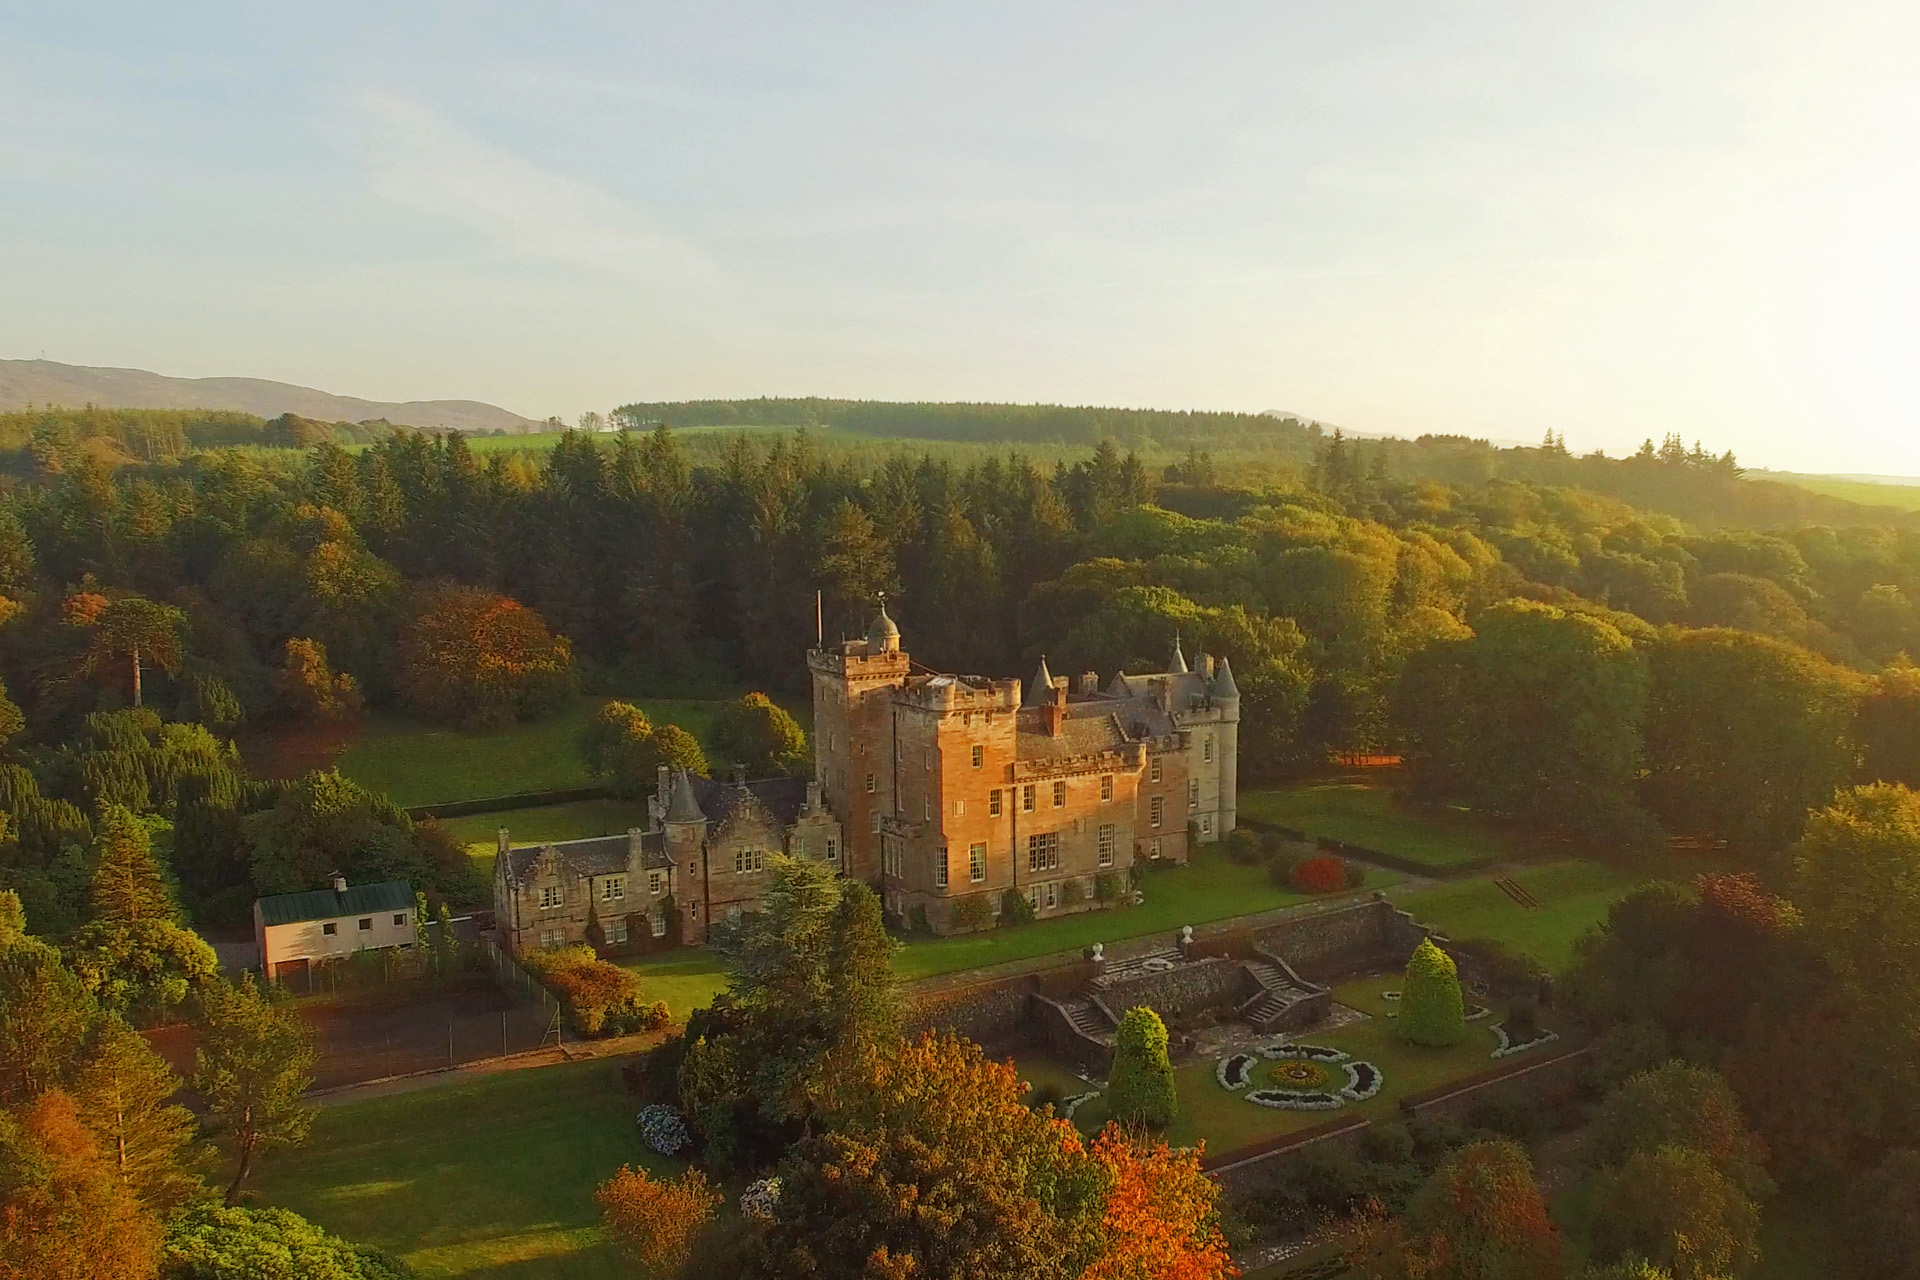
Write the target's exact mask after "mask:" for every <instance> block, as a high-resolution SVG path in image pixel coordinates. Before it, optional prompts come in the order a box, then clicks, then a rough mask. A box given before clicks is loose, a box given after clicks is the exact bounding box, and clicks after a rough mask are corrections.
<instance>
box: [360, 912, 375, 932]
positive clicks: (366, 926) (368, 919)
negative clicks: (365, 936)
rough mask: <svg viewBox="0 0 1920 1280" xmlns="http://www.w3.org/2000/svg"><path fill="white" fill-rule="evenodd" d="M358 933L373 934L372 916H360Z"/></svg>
mask: <svg viewBox="0 0 1920 1280" xmlns="http://www.w3.org/2000/svg"><path fill="white" fill-rule="evenodd" d="M360 932H362V933H371V932H373V917H372V916H361V917H360Z"/></svg>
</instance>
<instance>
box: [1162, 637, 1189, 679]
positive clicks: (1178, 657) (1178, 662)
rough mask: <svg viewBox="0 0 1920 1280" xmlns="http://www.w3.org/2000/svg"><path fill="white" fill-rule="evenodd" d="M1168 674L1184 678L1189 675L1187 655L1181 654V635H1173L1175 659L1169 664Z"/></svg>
mask: <svg viewBox="0 0 1920 1280" xmlns="http://www.w3.org/2000/svg"><path fill="white" fill-rule="evenodd" d="M1167 674H1168V675H1170V676H1183V675H1186V674H1187V655H1186V654H1184V653H1182V652H1180V633H1179V632H1177V631H1176V632H1174V633H1173V657H1172V658H1171V659H1170V660H1169V661H1168V662H1167Z"/></svg>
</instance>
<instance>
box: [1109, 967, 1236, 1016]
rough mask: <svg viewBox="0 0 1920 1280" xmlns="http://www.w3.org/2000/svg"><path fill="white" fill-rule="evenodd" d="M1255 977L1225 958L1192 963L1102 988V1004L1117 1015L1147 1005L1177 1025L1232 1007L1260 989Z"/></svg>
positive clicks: (1139, 975) (1138, 975)
mask: <svg viewBox="0 0 1920 1280" xmlns="http://www.w3.org/2000/svg"><path fill="white" fill-rule="evenodd" d="M1258 985H1259V984H1257V983H1256V982H1254V980H1253V976H1252V975H1251V974H1249V973H1248V972H1247V971H1246V970H1245V969H1243V968H1241V967H1240V965H1239V963H1238V962H1237V961H1234V960H1229V959H1226V958H1224V957H1209V958H1206V959H1203V960H1199V961H1193V962H1188V963H1185V964H1182V965H1179V966H1178V967H1176V968H1173V969H1169V970H1167V971H1166V972H1164V973H1142V974H1137V975H1135V976H1134V977H1131V978H1125V979H1122V980H1120V981H1117V982H1104V983H1101V984H1100V986H1099V994H1100V999H1101V1001H1102V1002H1103V1003H1104V1004H1105V1005H1106V1006H1107V1007H1108V1008H1109V1009H1112V1010H1113V1011H1114V1012H1115V1013H1120V1014H1124V1013H1125V1012H1126V1011H1127V1010H1128V1009H1137V1008H1139V1007H1140V1006H1142V1005H1144V1006H1146V1007H1147V1008H1149V1009H1151V1010H1153V1011H1154V1012H1155V1013H1157V1014H1159V1015H1160V1018H1161V1021H1163V1022H1169V1023H1170V1022H1173V1021H1175V1020H1177V1019H1180V1018H1184V1017H1186V1016H1187V1015H1188V1014H1191V1013H1197V1012H1199V1011H1200V1010H1202V1009H1217V1008H1221V1007H1231V1006H1233V1005H1237V1004H1238V1003H1240V1001H1242V1000H1244V999H1246V998H1247V997H1248V996H1250V995H1252V994H1253V993H1254V991H1255V990H1257V989H1258Z"/></svg>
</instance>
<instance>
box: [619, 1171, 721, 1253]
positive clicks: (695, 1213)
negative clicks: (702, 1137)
mask: <svg viewBox="0 0 1920 1280" xmlns="http://www.w3.org/2000/svg"><path fill="white" fill-rule="evenodd" d="M593 1198H594V1199H595V1200H596V1201H598V1202H599V1205H600V1214H601V1217H602V1218H603V1219H604V1220H605V1221H606V1224H607V1230H609V1231H611V1232H612V1233H613V1235H614V1238H615V1239H617V1240H619V1241H620V1245H621V1247H622V1248H623V1249H625V1250H626V1251H627V1255H628V1256H629V1257H631V1258H632V1259H633V1260H634V1262H635V1263H637V1264H638V1265H639V1267H640V1269H641V1270H642V1271H644V1272H645V1273H647V1274H648V1275H651V1276H663V1277H664V1276H670V1275H672V1274H674V1273H675V1272H676V1271H678V1270H680V1268H682V1267H684V1266H685V1265H686V1263H687V1258H688V1257H689V1256H690V1255H691V1254H692V1252H693V1243H694V1241H695V1240H696V1239H698V1238H699V1235H700V1232H701V1231H702V1230H704V1229H705V1227H706V1225H707V1223H708V1222H710V1221H711V1220H712V1219H713V1211H714V1210H715V1209H716V1208H718V1207H719V1205H720V1193H719V1192H717V1191H715V1190H714V1189H713V1186H712V1184H711V1183H709V1182H708V1181H707V1178H706V1175H705V1174H703V1173H701V1172H700V1171H699V1170H698V1169H689V1170H687V1171H686V1172H685V1173H683V1174H681V1175H680V1177H679V1178H677V1179H675V1180H673V1181H668V1180H667V1179H664V1178H655V1177H654V1176H653V1175H652V1174H649V1173H648V1172H647V1171H646V1170H645V1169H632V1168H628V1167H627V1166H625V1165H622V1166H621V1167H620V1172H618V1173H616V1174H614V1175H613V1176H612V1177H611V1178H608V1179H607V1180H606V1181H605V1182H603V1183H601V1184H600V1189H599V1190H598V1191H595V1192H594V1193H593Z"/></svg>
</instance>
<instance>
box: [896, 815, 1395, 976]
mask: <svg viewBox="0 0 1920 1280" xmlns="http://www.w3.org/2000/svg"><path fill="white" fill-rule="evenodd" d="M1396 878H1397V877H1395V876H1394V875H1393V874H1392V873H1391V872H1385V871H1370V872H1368V874H1367V883H1366V887H1367V888H1369V889H1379V888H1384V887H1385V886H1387V885H1390V884H1392V883H1394V881H1395V879H1396ZM1140 887H1141V889H1142V891H1143V892H1144V893H1145V894H1146V899H1147V900H1146V901H1145V902H1143V903H1141V904H1140V905H1139V906H1137V907H1126V908H1120V909H1116V910H1111V911H1090V912H1087V913H1086V914H1084V915H1077V916H1062V917H1060V918H1058V919H1054V920H1037V921H1035V922H1034V923H1032V924H1027V925H1016V926H1014V927H1012V928H1007V929H989V930H987V931H986V932H984V933H971V934H962V935H958V936H955V937H951V938H915V939H913V940H912V941H910V942H908V943H907V945H906V947H905V949H904V950H903V951H902V952H901V954H900V957H899V959H897V960H896V961H895V962H894V966H893V967H894V972H896V973H898V974H899V975H900V976H901V977H902V978H906V979H909V980H911V979H913V978H926V977H931V976H932V975H934V974H937V973H952V972H954V971H955V970H958V969H971V968H975V967H977V966H980V965H992V964H1002V963H1004V962H1006V961H1009V960H1026V959H1031V958H1032V957H1034V956H1043V955H1046V954H1048V953H1049V952H1054V951H1071V950H1073V949H1075V948H1078V947H1084V946H1088V945H1090V944H1092V943H1095V942H1117V941H1118V940H1120V939H1121V938H1137V937H1139V936H1140V935H1141V934H1143V933H1160V932H1162V931H1164V932H1166V933H1168V934H1169V935H1171V934H1172V933H1173V932H1174V931H1175V930H1177V929H1178V928H1179V927H1180V926H1181V925H1183V924H1205V923H1206V922H1208V921H1210V920H1224V919H1225V918H1227V917H1228V916H1237V915H1246V914H1249V913H1252V912H1255V911H1266V910H1269V909H1271V908H1273V907H1287V906H1293V905H1295V904H1297V903H1301V902H1308V901H1312V900H1313V895H1310V894H1302V893H1295V892H1293V891H1292V890H1291V889H1281V888H1278V887H1276V886H1275V885H1274V883H1273V882H1272V881H1271V880H1269V879H1268V878H1267V870H1266V868H1265V867H1259V866H1253V867H1243V866H1239V865H1237V864H1235V863H1234V862H1232V861H1231V860H1230V859H1228V857H1227V856H1226V854H1224V853H1222V852H1220V851H1219V849H1218V848H1211V847H1210V848H1203V849H1202V850H1201V851H1200V852H1199V853H1196V854H1195V855H1194V856H1193V860H1192V862H1190V863H1189V864H1188V865H1186V866H1184V867H1170V868H1168V869H1167V870H1164V871H1149V872H1148V873H1147V874H1146V877H1145V879H1143V880H1142V881H1141V882H1140ZM1169 941H1171V937H1169Z"/></svg>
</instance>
